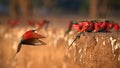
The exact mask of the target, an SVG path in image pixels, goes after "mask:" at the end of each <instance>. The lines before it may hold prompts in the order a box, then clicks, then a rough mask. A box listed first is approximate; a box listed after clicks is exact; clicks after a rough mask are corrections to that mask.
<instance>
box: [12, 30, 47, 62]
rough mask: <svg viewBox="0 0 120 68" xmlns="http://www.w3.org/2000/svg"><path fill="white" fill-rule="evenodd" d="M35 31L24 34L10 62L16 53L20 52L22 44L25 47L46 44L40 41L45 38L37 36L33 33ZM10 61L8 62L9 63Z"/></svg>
mask: <svg viewBox="0 0 120 68" xmlns="http://www.w3.org/2000/svg"><path fill="white" fill-rule="evenodd" d="M35 31H36V30H29V31H27V32H25V33H24V34H23V35H22V37H21V39H20V42H19V44H18V46H17V52H16V53H15V55H14V56H13V57H12V58H11V60H12V59H13V58H14V57H15V56H16V54H17V53H18V52H20V50H21V47H22V44H25V45H32V46H37V45H45V44H46V43H45V42H43V41H41V40H40V38H45V37H44V36H42V35H40V34H38V33H36V32H35ZM11 60H10V61H11Z"/></svg>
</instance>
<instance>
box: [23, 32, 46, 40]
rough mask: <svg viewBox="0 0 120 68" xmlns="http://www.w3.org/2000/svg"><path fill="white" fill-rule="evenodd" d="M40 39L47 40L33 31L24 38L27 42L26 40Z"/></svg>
mask: <svg viewBox="0 0 120 68" xmlns="http://www.w3.org/2000/svg"><path fill="white" fill-rule="evenodd" d="M39 38H45V37H44V36H42V35H40V34H38V33H35V32H32V31H27V32H26V33H24V34H23V36H22V39H23V40H26V39H39Z"/></svg>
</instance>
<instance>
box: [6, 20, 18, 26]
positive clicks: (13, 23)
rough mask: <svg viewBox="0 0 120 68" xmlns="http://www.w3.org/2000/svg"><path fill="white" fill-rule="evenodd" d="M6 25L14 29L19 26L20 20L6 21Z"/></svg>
mask: <svg viewBox="0 0 120 68" xmlns="http://www.w3.org/2000/svg"><path fill="white" fill-rule="evenodd" d="M7 24H8V25H9V26H10V27H14V26H16V25H18V24H20V20H8V21H7Z"/></svg>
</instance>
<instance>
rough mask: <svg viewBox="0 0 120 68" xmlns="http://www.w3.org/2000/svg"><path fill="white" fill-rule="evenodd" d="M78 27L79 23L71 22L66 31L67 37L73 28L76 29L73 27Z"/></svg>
mask: <svg viewBox="0 0 120 68" xmlns="http://www.w3.org/2000/svg"><path fill="white" fill-rule="evenodd" d="M75 24H76V25H77V24H78V22H76V21H73V20H72V21H70V22H69V23H68V25H67V30H66V31H65V36H66V35H67V34H69V32H70V31H71V30H72V27H74V26H73V25H75Z"/></svg>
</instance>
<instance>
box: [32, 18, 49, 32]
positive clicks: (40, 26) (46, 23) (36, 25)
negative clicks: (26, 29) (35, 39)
mask: <svg viewBox="0 0 120 68" xmlns="http://www.w3.org/2000/svg"><path fill="white" fill-rule="evenodd" d="M48 25H49V21H48V20H43V21H42V22H40V23H39V22H38V23H36V24H34V27H35V28H37V29H41V28H42V27H43V26H45V30H47V28H48Z"/></svg>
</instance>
